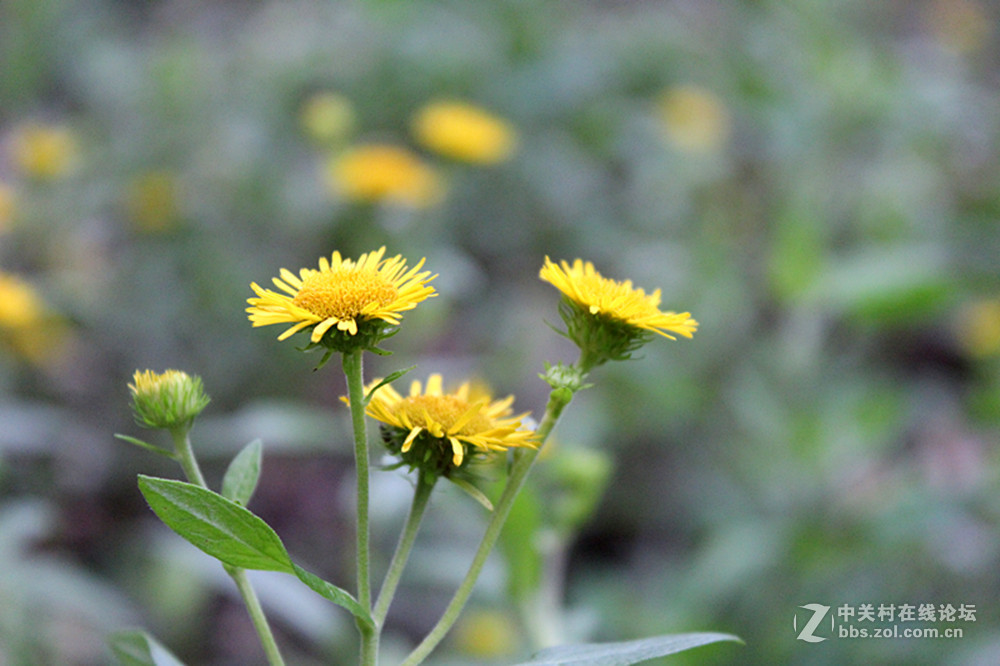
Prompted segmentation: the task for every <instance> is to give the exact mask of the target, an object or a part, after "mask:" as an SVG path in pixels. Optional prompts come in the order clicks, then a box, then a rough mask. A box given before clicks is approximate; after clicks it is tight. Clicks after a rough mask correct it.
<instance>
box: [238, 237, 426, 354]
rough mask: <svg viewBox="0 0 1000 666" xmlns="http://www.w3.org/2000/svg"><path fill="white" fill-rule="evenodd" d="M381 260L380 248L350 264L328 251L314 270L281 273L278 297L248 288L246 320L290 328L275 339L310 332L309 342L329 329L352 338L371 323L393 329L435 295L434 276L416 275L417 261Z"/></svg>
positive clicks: (383, 248) (306, 269) (256, 324)
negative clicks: (410, 265) (411, 263)
mask: <svg viewBox="0 0 1000 666" xmlns="http://www.w3.org/2000/svg"><path fill="white" fill-rule="evenodd" d="M384 255H385V247H381V248H379V249H378V250H376V251H374V252H367V253H365V254H362V255H361V256H360V257H359V258H358V260H357V261H356V262H355V261H353V260H351V259H344V258H342V257H341V256H340V252H334V253H333V256H332V258H331V259H330V260H328V259H327V258H326V257H320V260H319V270H316V269H312V268H303V269H301V270H300V271H299V274H298V275H295V274H294V273H292V272H291V271H289V270H287V269H285V268H282V269H281V278H280V279H279V278H273V280H272V281H273V282H274V284H275V286H276V287H278V288H279V289H280V290H281V291H283V292H285V293H284V294H279V293H277V292H275V291H271V290H270V289H263V288H261V287H260V286H258V285H257V283H256V282H254V283H251V285H250V287H251V288H252V289H253V290H254V292H255V293H256V294H257V298H250V299H247V302H248V303H249V304H250V306H251V307H249V308H247V309H246V311H247V312H248V313H249V318H250V321H251V322H253V325H254V327H257V326H269V325H271V324H292V326H291V327H290V328H288V329H287V330H285V332H284V333H282V334H281V335H279V336H278V339H279V340H284V339H286V338H288V337H290V336H292V335H294V334H295V333H297V332H298V331H301V330H302V329H305V328H309V327H312V335H311V340H312V342H314V343H318V342H320V340H322V339H323V336H324V335H325V334H326V333H327V331H330V330H331V329H334V331H335V332H343V333H345V334H347V335H348V336H356V335H357V334H358V330H359V327H360V326H363V325H365V324H366V323H370V322H374V323H375V324H376V325H377V327H378V328H380V327H381V326H384V325H385V324H389V325H397V324H399V322H400V320H401V318H402V313H403V312H406V311H408V310H412V309H413V308H415V307H416V306H417V304H418V303H420V302H421V301H423V300H425V299H427V298H430V297H431V296H434V295H436V294H435V291H434V287H430V286H428V285H427V283H428V282H430V281H431V280H433V279H434V278H435V277H437V276H436V275H434V276H432V275H431V274H430V271H423V272H420V268H421V267H422V266H423V265H424V260H423V259H421V260H420V261H418V262H417V264H416V265H415V266H414V267H413V268H410V269H407V266H406V260H405V259H403V257H402V256H401V255H398V254H397V255H396V256H395V257H392V258H389V259H383V256H384ZM286 294H287V295H286Z"/></svg>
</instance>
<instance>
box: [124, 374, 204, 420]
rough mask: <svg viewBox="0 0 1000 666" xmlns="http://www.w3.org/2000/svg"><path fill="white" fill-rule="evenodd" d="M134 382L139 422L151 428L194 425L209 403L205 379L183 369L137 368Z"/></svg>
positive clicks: (131, 389) (133, 406)
mask: <svg viewBox="0 0 1000 666" xmlns="http://www.w3.org/2000/svg"><path fill="white" fill-rule="evenodd" d="M132 382H133V383H131V384H129V385H128V388H129V391H131V393H132V411H133V413H134V414H135V420H136V422H138V423H139V425H142V426H144V427H147V428H167V429H170V428H176V427H178V426H182V427H183V426H190V423H191V421H192V420H193V419H194V417H196V416H198V414H200V413H201V411H202V410H203V409H205V406H206V405H208V402H209V398H208V396H207V395H205V389H204V387H203V386H202V382H201V378H200V377H198V376H193V377H192V376H190V375H188V374H187V373H186V372H183V371H181V370H165V371H164V372H163V373H162V374H159V373H156V372H153V371H152V370H145V371H139V370H136V371H135V374H134V375H133V376H132Z"/></svg>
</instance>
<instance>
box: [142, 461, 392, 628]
mask: <svg viewBox="0 0 1000 666" xmlns="http://www.w3.org/2000/svg"><path fill="white" fill-rule="evenodd" d="M139 489H140V490H141V491H142V494H143V496H144V497H145V498H146V501H147V502H149V506H150V507H151V508H152V509H153V511H154V512H155V513H156V515H157V516H159V517H160V520H162V521H163V522H164V523H166V524H167V526H168V527H169V528H170V529H172V530H173V531H175V532H177V533H178V534H179V535H181V536H182V537H184V538H185V539H187V540H188V541H190V542H191V543H193V544H194V545H195V546H197V547H198V548H200V549H201V550H202V551H204V552H205V553H207V554H209V555H211V556H212V557H214V558H216V559H217V560H220V561H221V562H222V563H223V564H226V565H229V566H232V567H239V568H241V569H261V570H264V571H281V572H284V573H290V574H294V575H295V576H296V577H297V578H298V579H299V580H301V581H302V582H303V583H305V584H306V585H308V586H309V587H310V588H311V589H312V590H314V591H315V592H317V593H318V594H319V595H320V596H322V597H323V598H325V599H328V600H330V601H332V602H333V603H335V604H337V605H338V606H342V607H343V608H346V609H347V610H348V611H350V612H351V613H352V614H353V615H354V616H355V617H357V618H358V619H359V620H360V621H361V622H364V623H365V624H367V625H368V626H371V625H372V619H371V616H370V615H369V613H368V611H367V610H365V609H364V608H363V607H362V606H361V604H359V603H358V602H357V600H355V599H354V597H352V596H351V595H350V594H349V593H348V592H347V591H345V590H343V589H341V588H339V587H337V586H336V585H334V584H333V583H328V582H327V581H325V580H323V579H322V578H320V577H318V576H316V575H314V574H311V573H309V572H308V571H306V570H305V569H303V568H302V567H300V566H299V565H297V564H295V563H294V562H292V560H291V558H290V557H289V556H288V552H287V551H286V550H285V546H284V545H283V544H282V543H281V539H280V538H278V535H277V534H276V533H275V532H274V530H272V529H271V527H270V526H269V525H268V524H267V523H265V522H264V521H263V520H261V519H260V518H258V517H257V516H256V515H254V514H253V513H251V512H250V511H249V510H248V509H246V508H244V507H242V506H240V505H239V504H237V503H236V502H234V501H232V500H229V499H226V498H225V497H223V496H222V495H219V494H216V493H214V492H212V491H211V490H208V489H206V488H202V487H201V486H196V485H194V484H191V483H185V482H183V481H173V480H170V479H157V478H153V477H149V476H142V475H140V476H139Z"/></svg>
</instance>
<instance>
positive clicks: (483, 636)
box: [455, 610, 520, 660]
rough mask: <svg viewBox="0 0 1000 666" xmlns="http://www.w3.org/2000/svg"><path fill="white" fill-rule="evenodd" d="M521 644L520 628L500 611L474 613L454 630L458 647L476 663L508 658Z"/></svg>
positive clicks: (466, 616) (477, 611)
mask: <svg viewBox="0 0 1000 666" xmlns="http://www.w3.org/2000/svg"><path fill="white" fill-rule="evenodd" d="M519 640H520V634H519V632H518V628H517V626H516V625H515V623H514V622H513V621H512V620H511V618H510V617H509V616H508V615H507V614H506V613H502V612H500V611H494V610H475V611H472V612H471V613H468V614H466V615H465V616H463V617H462V619H461V621H460V622H459V624H458V625H457V626H456V627H455V647H456V648H457V649H458V650H459V652H462V653H463V654H466V655H468V656H469V657H472V658H474V659H479V660H487V659H497V658H499V657H504V656H509V655H511V654H513V653H514V652H515V651H516V650H517V646H518V645H519Z"/></svg>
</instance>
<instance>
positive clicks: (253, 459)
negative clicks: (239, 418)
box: [222, 439, 263, 506]
mask: <svg viewBox="0 0 1000 666" xmlns="http://www.w3.org/2000/svg"><path fill="white" fill-rule="evenodd" d="M262 458H263V450H262V447H261V442H260V440H259V439H255V440H254V441H252V442H250V443H249V444H247V445H246V446H245V447H243V449H242V450H241V451H240V452H239V453H237V454H236V457H235V458H233V461H232V462H231V463H229V467H228V468H227V469H226V474H225V476H223V477H222V496H223V497H225V498H226V499H231V500H233V501H234V502H236V503H238V504H242V505H244V506H246V505H247V504H249V502H250V498H251V497H252V496H253V491H254V490H255V489H256V488H257V479H258V478H260V466H261V459H262Z"/></svg>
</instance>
